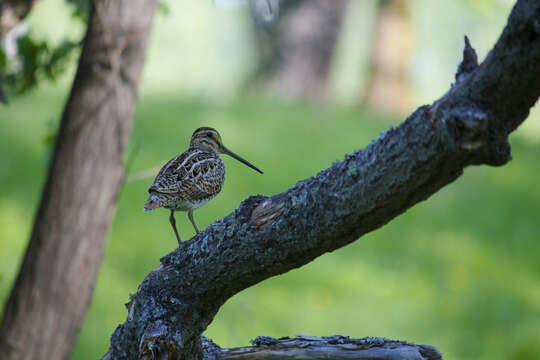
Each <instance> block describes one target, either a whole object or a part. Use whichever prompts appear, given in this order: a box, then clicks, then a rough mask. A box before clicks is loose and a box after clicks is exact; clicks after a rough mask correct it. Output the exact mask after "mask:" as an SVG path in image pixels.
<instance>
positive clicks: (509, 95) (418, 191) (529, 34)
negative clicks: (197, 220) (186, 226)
mask: <svg viewBox="0 0 540 360" xmlns="http://www.w3.org/2000/svg"><path fill="white" fill-rule="evenodd" d="M464 55H465V56H464V61H463V63H462V65H461V66H460V67H459V69H460V70H459V71H458V74H456V79H457V80H456V83H454V84H453V85H452V87H451V88H450V90H449V91H448V92H447V93H446V94H445V95H443V96H442V97H441V98H440V99H439V100H437V101H435V102H434V103H433V104H432V105H429V106H422V107H420V108H419V109H418V110H416V111H415V112H414V113H413V114H412V115H410V116H409V117H408V118H407V119H406V120H405V122H404V123H403V124H401V125H400V126H399V127H398V128H395V129H394V128H390V129H389V130H387V131H385V132H383V133H382V134H381V135H380V136H379V138H378V139H376V140H374V141H373V142H372V143H371V144H370V145H369V146H367V147H366V148H365V149H363V150H358V151H356V152H354V153H352V154H349V155H346V156H345V160H344V161H342V162H338V163H336V164H334V165H333V166H332V167H330V168H328V169H326V170H323V171H321V172H320V173H319V174H317V175H316V176H314V177H312V178H309V179H306V180H304V181H300V182H298V183H297V184H296V185H295V186H293V187H292V188H291V189H289V190H287V191H286V192H284V193H281V194H277V195H275V196H272V197H264V196H253V197H250V198H248V199H246V200H245V201H244V202H243V203H242V204H241V205H240V206H239V207H238V208H237V209H236V210H235V211H234V212H233V213H232V214H230V215H228V216H226V217H224V218H222V219H220V220H218V221H216V222H215V223H214V224H212V225H211V226H209V227H208V228H207V229H206V230H205V231H203V232H201V233H199V234H198V235H197V236H195V237H194V238H192V239H191V240H189V241H187V242H184V243H182V244H181V246H180V247H179V248H178V249H177V250H176V251H174V252H172V253H170V254H168V255H166V256H165V257H163V258H162V259H161V265H160V266H159V267H158V268H157V269H156V270H154V271H152V272H151V273H150V274H149V275H148V276H147V277H146V279H144V281H143V282H142V283H141V285H140V286H139V289H138V291H137V293H136V294H135V295H133V296H132V297H131V301H130V302H129V303H128V305H127V306H128V316H127V319H126V321H125V322H124V324H122V325H120V326H119V327H118V328H117V329H116V331H115V332H114V334H113V335H112V338H111V347H110V349H109V351H108V353H107V354H106V355H105V357H104V358H105V359H137V358H142V359H150V358H152V359H164V358H169V359H195V358H201V357H202V356H203V354H202V350H201V333H202V332H203V331H204V330H205V329H206V327H207V326H208V324H210V322H211V321H212V319H213V318H214V316H215V314H216V313H217V311H218V309H219V308H220V306H222V305H223V304H224V303H225V301H227V299H229V298H230V297H231V296H233V295H234V294H236V293H238V292H240V291H242V290H243V289H245V288H247V287H250V286H252V285H254V284H256V283H258V282H261V281H263V280H265V279H267V278H269V277H271V276H275V275H279V274H282V273H284V272H287V271H289V270H291V269H294V268H297V267H300V266H302V265H304V264H306V263H308V262H310V261H312V260H313V259H315V258H316V257H318V256H320V255H322V254H324V253H326V252H329V251H333V250H335V249H338V248H340V247H343V246H345V245H347V244H349V243H351V242H353V241H355V240H356V239H358V238H359V237H360V236H361V235H363V234H365V233H367V232H370V231H372V230H375V229H377V228H379V227H381V226H382V225H384V224H386V223H387V222H389V221H390V220H392V219H393V218H394V217H396V216H398V215H399V214H401V213H403V212H404V211H406V210H407V209H408V208H410V207H411V206H413V205H414V204H416V203H418V202H420V201H422V200H425V199H427V198H428V197H429V196H431V195H432V194H434V193H435V192H437V191H438V190H439V189H441V188H442V187H444V186H445V185H447V184H449V183H451V182H453V181H455V180H456V179H457V178H458V177H459V176H460V175H461V174H462V172H463V170H464V168H465V167H467V166H469V165H475V164H488V165H503V164H505V163H507V162H508V161H509V160H510V146H509V143H508V135H509V133H510V132H512V131H513V130H514V129H515V128H517V127H518V126H519V124H521V123H522V122H523V121H524V120H525V119H526V117H527V115H528V112H529V109H530V108H531V107H532V106H533V105H534V103H535V102H536V101H537V99H538V96H539V94H540V67H539V66H538V64H540V2H538V1H537V0H519V1H518V2H517V4H516V6H515V7H514V9H513V10H512V13H511V15H510V17H509V20H508V24H507V26H506V28H505V30H504V31H503V33H502V35H501V36H500V38H499V40H498V42H497V43H496V45H495V47H494V48H493V49H492V51H491V52H490V53H489V54H488V56H487V58H486V59H485V60H484V62H483V63H482V64H481V65H479V66H478V65H477V63H476V56H475V54H474V50H473V49H472V48H471V47H470V46H466V48H465V51H464Z"/></svg>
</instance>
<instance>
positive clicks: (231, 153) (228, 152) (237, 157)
mask: <svg viewBox="0 0 540 360" xmlns="http://www.w3.org/2000/svg"><path fill="white" fill-rule="evenodd" d="M220 152H221V153H223V154H227V155H229V156H232V157H233V158H235V159H236V160H238V161H240V162H241V163H243V164H244V165H247V166H249V167H250V168H252V169H253V170H255V171H257V172H260V173H261V174H262V173H263V172H262V171H261V170H259V169H258V168H257V167H255V166H254V165H252V164H251V163H250V162H249V161H247V160H244V159H243V158H241V157H240V156H238V155H236V154H235V153H233V152H232V151H231V150H229V149H227V148H226V147H225V146H223V145H221V149H220Z"/></svg>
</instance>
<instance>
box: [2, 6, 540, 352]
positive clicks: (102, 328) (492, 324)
mask: <svg viewBox="0 0 540 360" xmlns="http://www.w3.org/2000/svg"><path fill="white" fill-rule="evenodd" d="M40 6H41V5H40ZM47 6H50V5H47ZM54 6H56V8H55V7H54ZM60 8H61V5H60V4H59V3H56V5H54V4H53V5H52V7H51V8H50V9H52V10H58V9H60ZM48 9H49V8H45V10H42V11H44V12H46V11H49V10H48ZM52 10H50V11H52ZM173 10H174V9H173ZM173 10H172V11H173ZM38 15H40V14H39V13H37V14H36V15H35V16H36V17H37V18H36V19H33V20H32V21H34V22H35V23H36V24H38V25H39V23H40V21H43V22H46V20H44V19H43V18H40V17H39V16H38ZM503 15H505V14H503ZM41 16H43V17H44V16H46V15H43V14H41ZM159 21H163V22H165V25H164V24H161V25H160V23H159ZM223 21H224V20H223ZM158 25H159V26H161V27H159V26H158V28H157V29H156V33H155V34H158V35H154V36H155V37H154V38H153V40H152V41H153V42H152V46H151V52H150V53H149V64H148V67H147V69H146V70H145V80H144V81H143V86H142V89H141V94H140V97H139V101H138V108H137V113H136V122H135V128H134V132H133V136H132V142H131V146H130V156H131V157H132V158H133V166H132V167H131V169H130V173H131V174H137V173H139V172H141V171H144V170H147V169H150V168H152V167H155V166H160V165H162V164H163V163H164V162H165V161H167V160H168V159H169V158H170V157H172V156H174V155H176V154H177V153H179V152H181V151H183V150H184V149H185V148H186V147H187V145H188V142H189V137H190V135H191V133H192V131H193V130H194V129H195V128H197V127H198V126H203V125H207V126H213V127H216V128H217V129H218V130H219V131H220V133H221V134H222V137H223V139H224V142H225V144H226V145H227V146H228V147H230V148H231V149H232V150H234V151H236V152H238V153H239V154H240V155H242V156H243V157H245V158H246V159H248V160H249V161H251V162H253V163H254V164H255V165H256V166H258V167H260V168H261V169H262V170H263V171H264V172H265V174H264V175H260V174H257V173H256V172H254V171H252V170H251V169H249V168H247V167H245V166H243V165H242V164H240V163H237V162H235V161H234V160H232V159H228V158H226V159H225V162H226V166H227V181H226V184H225V187H224V189H223V191H222V193H221V194H220V195H219V196H218V197H217V198H216V199H215V200H213V201H212V202H211V203H209V204H208V205H206V206H204V207H203V208H201V209H200V210H197V211H196V213H195V217H196V219H197V222H198V225H199V227H201V228H204V227H206V226H208V225H209V224H210V223H212V222H213V221H214V220H215V219H218V218H220V217H222V216H225V215H227V214H228V213H230V212H231V211H232V210H233V209H234V208H235V207H236V206H237V205H238V204H239V203H240V202H241V201H242V200H243V199H244V198H246V197H247V196H249V195H253V194H264V195H272V194H275V193H278V192H281V191H284V190H286V189H287V188H289V187H290V186H292V185H293V184H294V183H295V182H296V181H298V180H301V179H304V178H306V177H309V176H312V175H314V174H316V173H317V171H320V170H321V169H324V168H326V167H328V166H329V165H330V164H331V163H332V162H333V161H338V160H341V159H343V157H344V154H345V153H349V152H352V151H354V150H355V149H358V148H362V147H364V146H365V145H367V144H368V143H369V142H370V141H371V139H373V138H375V137H376V136H377V135H378V133H379V132H381V131H383V130H385V129H387V128H388V126H390V125H394V126H395V125H397V124H398V123H399V122H400V121H402V119H396V118H390V117H385V116H381V115H378V114H376V113H372V112H369V111H366V110H364V109H362V108H360V107H357V106H351V105H343V104H341V105H339V104H332V105H320V104H309V103H301V102H292V103H291V102H281V101H276V100H272V99H268V98H262V97H255V96H253V95H251V96H250V95H244V96H241V97H238V98H224V97H219V98H218V97H213V96H208V94H197V95H196V96H194V95H193V92H192V95H191V96H186V95H185V89H181V88H180V85H178V86H175V85H170V84H168V85H162V84H164V83H161V82H158V81H156V79H155V78H154V79H149V78H148V77H149V76H150V75H149V74H157V75H156V78H158V79H161V77H160V76H162V75H160V74H159V73H155V72H152V71H155V69H157V68H159V65H160V62H159V60H158V59H157V58H159V54H160V53H162V51H163V52H164V47H165V46H166V45H165V44H164V43H161V42H160V41H161V40H162V39H161V40H160V38H159V35H162V37H167V36H168V35H169V34H170V31H169V30H170V29H169V30H167V31H165V30H163V29H164V27H166V26H170V27H173V24H172V23H170V20H158ZM160 32H161V33H160ZM171 36H172V35H171ZM159 44H162V45H159ZM158 45H159V46H158ZM162 61H163V63H161V64H162V67H167V66H168V63H167V62H168V61H169V59H167V57H166V56H165V57H164V59H162ZM183 61H187V60H183ZM163 64H164V65H163ZM188 65H189V64H188ZM152 69H154V70H152ZM210 70H213V71H216V69H210ZM210 70H209V71H210ZM453 70H454V68H449V69H444V73H448V77H449V78H451V73H452V72H453ZM217 71H219V69H218V70H217ZM178 72H180V73H181V72H182V68H181V67H179V68H178ZM182 76H183V75H179V79H181V77H182ZM186 76H188V77H189V76H191V75H186ZM231 76H234V73H233V74H232V75H231ZM162 77H163V78H165V76H162ZM203 77H204V76H203ZM68 78H69V77H66V79H65V80H64V81H61V82H60V83H59V84H57V85H41V86H40V87H39V89H38V90H36V91H34V92H32V93H31V94H29V95H26V96H23V97H18V98H11V99H10V105H9V106H8V107H2V108H0V125H1V129H2V130H1V131H0V154H1V160H2V166H1V167H0V189H1V190H0V193H1V196H0V301H2V302H4V301H5V300H7V296H8V294H9V290H10V287H11V284H12V281H13V280H14V277H15V276H16V272H17V269H18V265H19V262H20V260H21V258H22V256H23V253H24V249H25V246H26V243H27V239H28V238H29V232H30V230H31V225H32V221H33V216H34V213H35V209H36V206H37V204H38V201H39V196H40V191H41V188H42V186H43V182H44V176H45V171H46V169H47V165H48V162H49V160H50V155H51V143H52V141H53V140H54V133H55V131H56V126H57V122H58V119H59V117H60V116H61V112H62V106H63V104H64V101H65V98H66V95H67V93H68V91H69V79H68ZM449 80H450V79H449ZM188 81H191V80H189V79H188ZM179 82H180V81H179ZM156 84H158V85H156ZM227 84H228V83H227V81H226V80H223V81H222V82H221V83H219V86H217V87H218V88H225V89H226V88H227V86H228V85H227ZM179 94H182V95H179ZM200 95H203V96H200ZM431 96H432V99H434V97H436V96H438V95H437V94H435V95H434V94H431ZM411 110H412V107H411ZM529 122H536V123H537V122H538V120H537V119H530V120H529ZM527 131H530V130H527V129H521V130H520V132H521V133H522V134H524V133H525V132H527ZM525 139H526V138H525V137H524V136H519V134H518V135H517V136H513V137H512V146H513V157H514V160H513V161H512V162H511V163H510V164H508V165H506V166H504V167H501V168H490V167H475V168H469V169H466V171H465V174H464V175H463V176H462V177H461V178H460V179H459V180H458V181H457V182H456V183H454V184H451V185H450V186H447V187H446V188H444V189H443V190H442V191H440V192H438V193H437V194H436V195H434V196H433V197H432V198H430V199H429V200H428V201H426V202H424V203H421V204H419V205H418V206H415V207H414V208H412V209H411V210H409V211H408V212H407V213H406V214H404V215H402V216H400V217H399V218H397V219H395V220H394V221H392V222H391V223H389V224H388V225H387V226H385V227H384V228H382V229H380V230H378V231H376V232H374V233H372V234H369V235H367V236H364V237H363V238H361V239H360V240H359V241H357V242H355V243H353V244H351V245H350V246H348V247H346V248H344V249H340V250H338V251H335V252H333V253H330V254H326V255H324V256H322V257H320V258H318V259H317V260H315V261H314V262H312V263H311V264H308V265H307V266H304V267H303V268H301V269H298V270H294V271H291V272H289V273H287V274H284V275H282V276H278V277H276V278H273V279H269V280H268V281H265V282H263V283H261V284H258V285H256V286H254V287H252V288H250V289H248V290H246V291H244V292H242V293H240V294H238V295H237V296H235V297H234V298H232V299H231V300H230V301H229V302H228V303H227V304H225V306H224V307H223V308H222V309H221V311H220V312H219V314H218V315H217V317H216V319H215V320H214V322H213V323H212V324H211V326H210V327H209V329H208V330H207V332H206V335H207V336H209V337H211V338H213V339H214V340H215V341H216V342H217V343H218V344H219V345H221V346H241V345H246V344H247V343H248V340H249V339H250V338H254V337H255V336H257V335H270V336H276V337H278V336H285V335H289V336H292V335H294V334H297V333H302V334H312V335H330V334H344V335H349V336H353V337H363V336H384V337H389V338H398V339H404V340H409V341H414V342H418V343H424V344H431V345H435V346H437V347H438V348H439V349H440V350H441V351H442V352H443V354H444V355H445V358H448V359H486V360H487V359H490V360H503V359H505V360H508V359H515V360H529V359H536V358H538V354H540V335H539V334H540V261H539V260H540V255H539V254H540V242H539V241H538V240H539V230H540V216H539V214H540V188H539V187H538V181H537V179H538V178H539V177H540V168H539V167H538V158H539V157H540V144H539V143H538V142H531V141H527V140H525ZM151 181H152V178H146V179H143V180H138V181H132V182H128V183H127V184H126V185H125V186H124V187H123V188H122V191H121V193H120V198H119V204H118V208H117V212H116V218H115V220H114V223H113V226H112V229H111V234H110V238H109V241H108V245H107V249H106V253H105V259H104V263H103V266H102V268H101V270H100V272H99V277H98V280H97V284H96V287H95V294H94V298H93V301H92V305H91V308H90V311H89V313H88V315H87V316H86V320H85V323H84V325H83V328H82V331H81V335H80V337H79V340H78V342H77V346H76V349H75V352H74V354H73V359H77V360H79V359H81V360H82V359H95V358H98V357H99V356H101V355H102V354H103V353H104V352H105V351H106V349H107V347H108V341H109V337H110V335H111V334H112V332H113V331H114V329H115V327H116V326H117V325H118V324H119V323H121V322H123V321H124V319H125V317H126V315H127V314H126V310H125V308H124V306H123V304H124V303H126V302H127V301H128V296H129V294H130V293H134V292H135V291H136V289H137V285H138V284H139V283H140V282H141V281H142V279H143V278H144V276H145V275H146V274H148V272H150V271H151V270H152V269H154V268H156V267H157V266H158V264H159V258H160V257H161V256H163V255H165V254H166V253H168V252H170V251H172V250H173V249H174V248H175V245H176V240H175V238H174V235H173V233H172V231H171V229H170V225H169V223H168V216H167V215H168V214H167V212H166V211H156V212H154V213H143V212H142V206H143V203H144V201H145V200H146V195H147V192H146V189H147V187H148V186H149V184H150V183H151ZM177 221H178V226H179V230H180V234H181V235H182V237H183V238H188V237H191V236H192V235H193V230H192V227H191V225H190V223H189V221H188V219H187V216H185V214H182V213H179V214H177ZM42 331H54V329H42Z"/></svg>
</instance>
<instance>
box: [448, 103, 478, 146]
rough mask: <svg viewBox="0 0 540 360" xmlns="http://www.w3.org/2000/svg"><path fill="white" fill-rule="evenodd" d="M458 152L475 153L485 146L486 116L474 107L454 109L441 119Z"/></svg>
mask: <svg viewBox="0 0 540 360" xmlns="http://www.w3.org/2000/svg"><path fill="white" fill-rule="evenodd" d="M443 122H444V123H446V125H447V126H448V128H449V129H450V131H451V133H452V136H453V139H454V142H455V144H457V146H458V148H459V150H464V151H466V152H472V151H475V150H477V149H479V148H481V147H482V146H484V145H486V143H487V138H488V131H487V130H488V116H487V114H486V113H485V112H483V111H481V110H479V109H476V108H474V107H456V108H454V109H452V110H450V111H449V112H448V114H447V115H446V116H445V117H444V118H443Z"/></svg>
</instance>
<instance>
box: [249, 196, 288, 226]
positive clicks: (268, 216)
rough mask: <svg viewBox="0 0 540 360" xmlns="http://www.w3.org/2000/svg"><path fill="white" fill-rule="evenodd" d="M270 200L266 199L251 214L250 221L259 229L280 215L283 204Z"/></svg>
mask: <svg viewBox="0 0 540 360" xmlns="http://www.w3.org/2000/svg"><path fill="white" fill-rule="evenodd" d="M272 199H273V198H266V199H265V200H264V201H262V202H261V203H260V204H259V205H257V207H255V209H253V212H252V213H251V218H250V220H251V222H252V223H253V224H255V226H257V228H259V229H261V228H264V227H266V226H268V225H270V224H272V221H273V220H274V219H276V218H277V217H278V216H279V215H281V212H282V209H283V203H282V202H279V201H276V200H275V199H274V200H272Z"/></svg>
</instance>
